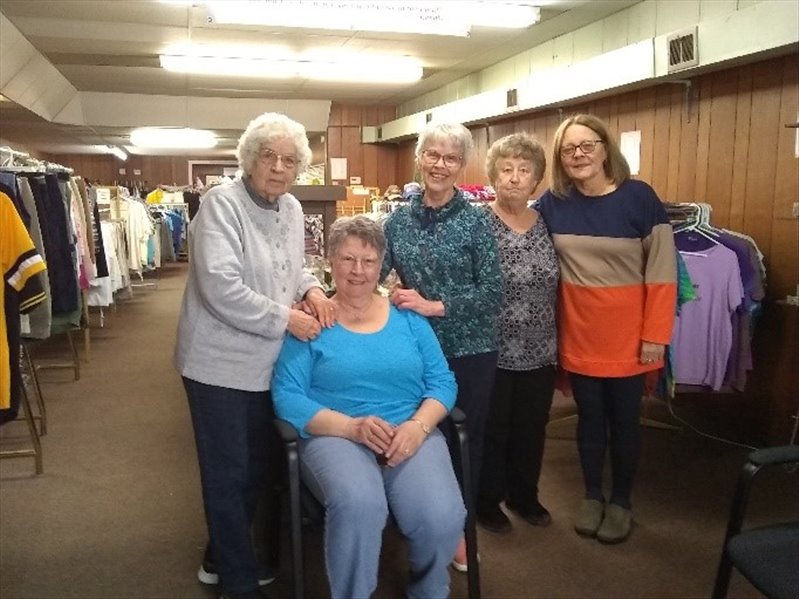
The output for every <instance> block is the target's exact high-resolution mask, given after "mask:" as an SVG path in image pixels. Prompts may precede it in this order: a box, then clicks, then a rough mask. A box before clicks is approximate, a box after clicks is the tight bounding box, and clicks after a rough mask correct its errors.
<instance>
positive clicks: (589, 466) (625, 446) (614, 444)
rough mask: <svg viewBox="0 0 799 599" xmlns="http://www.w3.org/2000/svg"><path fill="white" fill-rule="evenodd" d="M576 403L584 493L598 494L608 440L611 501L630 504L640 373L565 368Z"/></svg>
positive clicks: (638, 424) (637, 439)
mask: <svg viewBox="0 0 799 599" xmlns="http://www.w3.org/2000/svg"><path fill="white" fill-rule="evenodd" d="M569 378H570V380H571V385H572V390H573V392H574V400H575V402H576V403H577V412H578V416H579V420H578V422H577V449H578V451H579V454H580V465H581V466H582V469H583V480H584V482H585V496H586V498H587V499H596V500H599V501H601V500H602V499H603V493H602V468H603V465H604V461H605V452H606V450H607V447H608V445H610V459H611V466H612V470H613V487H612V489H611V495H610V503H615V504H616V505H620V506H621V507H624V508H627V509H630V507H631V495H632V487H633V479H634V478H635V473H636V471H637V469H638V461H639V458H640V455H641V396H642V395H643V392H644V378H645V377H644V375H643V374H640V375H636V376H630V377H620V378H600V377H593V376H584V375H581V374H574V373H569Z"/></svg>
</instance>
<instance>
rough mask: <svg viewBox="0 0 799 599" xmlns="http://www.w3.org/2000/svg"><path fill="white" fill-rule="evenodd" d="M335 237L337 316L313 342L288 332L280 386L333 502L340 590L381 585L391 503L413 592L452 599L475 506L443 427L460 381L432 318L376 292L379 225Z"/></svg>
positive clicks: (309, 471)
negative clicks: (451, 568) (468, 504)
mask: <svg viewBox="0 0 799 599" xmlns="http://www.w3.org/2000/svg"><path fill="white" fill-rule="evenodd" d="M329 244H330V256H331V267H332V274H333V281H334V283H335V287H336V294H335V295H334V296H333V297H332V301H333V302H334V303H335V304H336V305H337V309H338V322H337V323H336V324H335V325H334V326H333V327H332V328H329V329H324V330H323V331H322V333H321V335H320V336H319V337H317V338H316V339H314V340H312V341H311V342H303V341H299V340H297V339H296V338H294V337H288V338H287V339H286V341H285V343H284V345H283V349H282V351H281V353H280V357H279V358H278V361H277V364H276V367H275V373H274V379H273V382H272V391H273V398H274V402H275V410H276V412H277V415H278V416H279V417H280V418H283V419H285V420H287V421H288V422H290V423H291V424H292V425H293V426H294V427H295V428H296V429H297V431H298V432H299V434H300V436H301V440H300V448H299V449H300V455H301V459H302V465H303V473H302V474H303V478H304V480H305V481H306V484H308V485H309V487H310V488H311V490H312V491H313V492H314V493H315V494H316V495H317V496H318V497H319V499H320V500H321V501H322V502H323V503H324V505H325V509H326V522H325V553H326V555H325V560H326V564H327V574H328V580H329V582H330V590H331V595H332V596H333V597H348V598H349V597H370V596H371V595H372V593H373V592H374V591H375V589H376V587H377V571H378V562H379V557H380V545H381V542H382V536H383V528H384V527H385V524H386V519H387V517H388V513H389V510H390V511H391V513H392V515H393V516H394V519H395V520H396V521H397V524H398V525H399V528H400V530H401V531H402V533H403V534H404V535H405V537H407V539H408V551H409V559H408V562H409V565H410V570H411V572H410V580H409V586H408V590H407V594H408V596H409V597H426V598H432V597H447V596H448V595H449V573H448V570H447V566H448V564H449V562H450V560H451V559H452V555H453V554H454V552H455V548H456V546H457V545H458V542H459V540H460V537H461V535H462V534H463V525H464V520H465V516H466V510H465V508H464V505H463V499H462V497H461V492H460V490H459V487H458V482H457V480H456V478H455V474H454V472H453V469H452V463H451V460H450V457H449V452H448V449H447V444H446V441H445V439H444V436H443V435H442V434H441V433H440V432H439V430H438V429H437V428H436V426H437V425H438V423H439V422H440V421H441V419H443V418H444V417H445V416H446V415H447V413H448V412H449V410H450V409H451V408H452V406H453V405H454V403H455V395H456V392H457V387H456V384H455V378H454V376H453V374H452V372H451V371H450V370H449V368H448V366H447V362H446V359H445V358H444V354H443V352H442V351H441V347H440V345H439V343H438V340H437V338H436V336H435V334H434V333H433V330H432V328H431V327H430V325H429V324H428V322H427V320H426V319H425V318H424V317H423V316H420V315H419V314H417V313H415V312H413V311H411V310H398V309H397V308H395V307H394V306H392V305H391V304H390V302H389V301H388V300H387V299H386V298H384V297H382V296H380V295H379V294H377V293H376V288H377V281H378V276H379V274H380V265H381V263H382V260H383V253H384V250H385V237H384V236H383V231H382V228H381V226H380V225H379V224H377V223H375V222H374V221H372V220H371V219H369V218H366V217H364V216H356V217H353V218H343V219H339V220H337V221H336V222H335V223H334V224H333V226H332V228H331V232H330V240H329Z"/></svg>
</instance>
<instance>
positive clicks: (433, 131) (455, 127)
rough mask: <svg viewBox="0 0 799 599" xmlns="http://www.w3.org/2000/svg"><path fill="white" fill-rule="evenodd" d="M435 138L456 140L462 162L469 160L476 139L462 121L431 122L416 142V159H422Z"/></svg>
mask: <svg viewBox="0 0 799 599" xmlns="http://www.w3.org/2000/svg"><path fill="white" fill-rule="evenodd" d="M434 140H448V141H452V142H455V145H457V146H458V147H459V148H460V151H461V161H462V164H466V163H467V162H469V159H470V158H471V157H472V152H473V150H474V140H473V139H472V133H471V131H469V130H468V129H467V128H466V127H464V126H463V125H461V124H460V123H443V122H439V123H435V122H433V123H429V124H428V125H427V126H426V127H425V128H424V129H422V131H421V133H419V139H418V141H417V142H416V159H417V160H421V158H422V152H424V151H425V150H426V149H427V146H428V145H429V144H430V142H431V141H434Z"/></svg>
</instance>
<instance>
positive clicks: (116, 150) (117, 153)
mask: <svg viewBox="0 0 799 599" xmlns="http://www.w3.org/2000/svg"><path fill="white" fill-rule="evenodd" d="M108 151H109V152H110V153H111V154H113V155H114V156H116V157H117V158H119V159H120V160H127V159H128V155H127V154H126V153H125V151H124V150H122V148H118V147H116V146H108Z"/></svg>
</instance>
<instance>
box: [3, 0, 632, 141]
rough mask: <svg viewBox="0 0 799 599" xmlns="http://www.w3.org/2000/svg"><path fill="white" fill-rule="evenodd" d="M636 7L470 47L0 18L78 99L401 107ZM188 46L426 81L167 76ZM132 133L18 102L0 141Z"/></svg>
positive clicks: (56, 0) (409, 38)
mask: <svg viewBox="0 0 799 599" xmlns="http://www.w3.org/2000/svg"><path fill="white" fill-rule="evenodd" d="M636 1H637V0H601V1H600V0H593V1H592V0H588V1H577V0H541V1H540V2H537V4H538V5H540V6H541V22H540V23H538V24H536V25H534V26H532V27H530V28H528V29H526V30H517V29H487V28H475V29H473V30H472V35H471V36H470V37H468V38H456V37H444V36H434V35H409V34H382V33H381V34H377V33H370V32H362V31H348V32H343V33H340V32H334V31H325V30H311V29H284V28H276V27H260V26H239V25H236V26H233V25H218V24H209V23H207V19H206V10H205V8H204V7H203V6H201V5H195V6H189V5H180V4H167V3H163V2H159V1H157V0H126V1H119V0H106V1H100V0H51V1H46V0H0V12H1V13H2V14H3V15H4V16H5V17H6V18H7V19H9V20H10V21H11V23H12V24H13V25H14V26H15V27H16V28H17V29H18V30H19V31H20V32H21V33H22V35H23V36H24V37H25V38H26V39H27V40H28V41H29V42H30V43H31V44H32V45H33V46H34V47H35V49H36V50H37V51H38V52H39V53H41V54H42V55H43V56H44V57H45V58H46V59H47V60H48V61H49V62H50V63H52V64H53V65H54V66H55V68H56V69H58V71H59V72H60V73H61V74H62V75H63V76H64V77H65V78H66V79H67V80H68V81H69V83H71V84H72V86H74V88H76V89H77V90H78V92H115V93H125V94H146V95H166V96H176V97H185V98H190V97H217V98H219V97H223V98H247V99H250V100H256V99H270V100H281V101H286V100H299V99H303V100H329V101H334V102H342V103H348V104H361V105H376V104H383V105H385V104H389V105H396V104H399V103H401V102H404V101H406V100H409V99H411V98H414V97H417V96H420V95H422V94H424V93H427V92H430V91H433V90H435V89H438V88H440V87H442V86H444V85H446V84H448V83H450V82H452V81H455V80H457V79H459V78H461V77H463V76H464V75H466V74H468V73H471V72H474V71H478V70H480V69H482V68H485V67H487V66H490V65H492V64H495V63H497V62H499V61H501V60H503V59H505V58H508V57H509V56H513V55H514V54H518V53H519V52H522V51H523V50H525V49H528V48H532V47H535V46H537V45H539V44H541V43H543V42H545V41H547V40H549V39H552V38H554V37H557V36H559V35H562V34H563V33H566V32H568V31H572V30H575V29H578V28H580V27H582V26H584V25H586V24H588V23H592V22H594V21H597V20H599V19H602V18H604V17H606V16H608V15H610V14H613V13H615V12H617V11H619V10H621V9H623V8H625V7H627V6H630V5H631V4H635V3H636ZM189 41H190V42H193V43H201V44H210V43H214V44H218V43H234V44H246V45H274V44H279V45H284V46H288V47H290V48H292V49H293V50H295V51H298V52H301V51H306V50H309V49H318V48H325V49H330V50H331V51H333V50H341V49H345V50H350V51H354V52H359V53H380V54H391V55H402V56H412V57H416V58H417V59H418V60H420V61H421V63H422V64H423V66H424V72H425V74H424V77H423V78H422V80H421V81H419V82H417V83H414V84H405V85H399V86H398V85H392V84H370V83H368V82H365V83H362V84H351V83H350V84H339V83H335V84H334V83H327V82H313V81H309V80H303V79H291V80H284V81H275V80H266V79H258V78H255V77H247V78H233V77H225V76H215V77H210V76H198V75H185V74H178V73H171V72H168V71H165V70H163V69H161V68H160V66H159V62H158V55H159V54H160V53H161V52H162V51H163V50H164V49H165V48H166V47H167V46H169V45H171V44H176V43H185V42H189ZM141 124H147V123H141ZM176 125H180V124H179V123H176ZM129 131H130V130H129V128H125V127H91V126H72V125H63V124H55V123H51V122H48V121H47V120H45V119H43V118H41V117H38V116H37V115H35V114H34V113H32V112H30V111H29V110H27V109H26V108H25V107H21V106H18V105H16V104H14V103H13V102H8V101H5V102H0V139H4V140H6V141H8V142H11V143H19V144H21V145H24V146H25V147H28V148H30V149H33V150H38V151H41V152H48V153H77V152H80V153H83V152H89V153H90V152H94V151H96V149H94V148H93V147H92V146H93V145H95V144H105V143H119V144H121V145H127V142H126V140H127V136H128V135H129ZM218 133H219V134H220V135H221V136H222V138H223V140H224V142H223V143H222V144H221V147H220V149H219V150H217V151H211V152H208V153H207V155H213V154H214V153H217V152H225V151H229V150H230V147H231V146H233V145H235V140H236V139H237V138H238V135H239V134H240V131H238V130H223V131H218Z"/></svg>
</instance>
